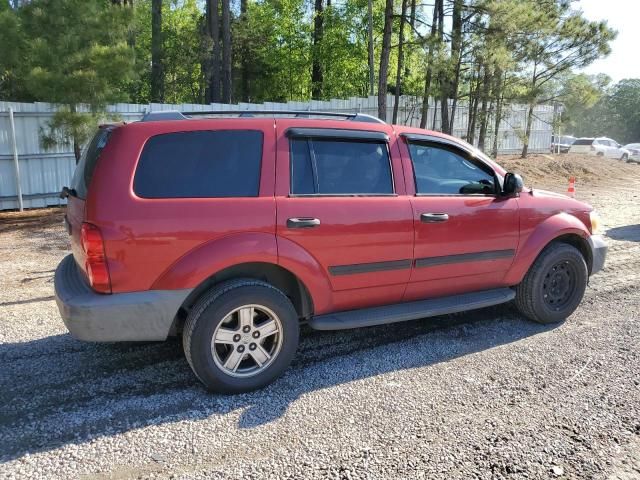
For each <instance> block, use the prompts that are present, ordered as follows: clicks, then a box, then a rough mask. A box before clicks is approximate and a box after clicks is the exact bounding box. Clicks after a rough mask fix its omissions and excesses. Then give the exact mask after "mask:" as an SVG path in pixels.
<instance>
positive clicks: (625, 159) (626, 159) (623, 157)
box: [622, 153, 629, 162]
mask: <svg viewBox="0 0 640 480" xmlns="http://www.w3.org/2000/svg"><path fill="white" fill-rule="evenodd" d="M622 161H623V162H628V161H629V155H627V154H626V153H625V154H624V155H622Z"/></svg>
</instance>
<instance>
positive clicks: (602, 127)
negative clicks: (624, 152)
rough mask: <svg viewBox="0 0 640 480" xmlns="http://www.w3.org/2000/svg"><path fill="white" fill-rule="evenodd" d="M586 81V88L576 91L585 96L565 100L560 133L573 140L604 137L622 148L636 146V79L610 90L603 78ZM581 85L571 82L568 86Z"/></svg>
mask: <svg viewBox="0 0 640 480" xmlns="http://www.w3.org/2000/svg"><path fill="white" fill-rule="evenodd" d="M586 78H587V79H588V82H589V85H588V86H585V85H583V86H582V88H579V91H582V92H585V91H586V93H582V94H578V95H576V96H575V97H574V98H572V96H571V95H569V96H568V97H567V99H566V100H565V107H566V114H565V115H564V118H563V130H564V131H565V132H567V133H571V134H573V135H576V136H584V137H596V136H607V137H611V138H613V139H615V140H617V141H619V142H621V143H623V144H625V143H637V142H640V79H637V78H636V79H625V80H621V81H620V82H618V83H617V84H615V85H613V86H610V85H609V83H610V79H609V78H608V77H606V76H604V75H598V76H595V77H586ZM583 81H584V79H582V80H577V81H576V79H572V81H571V82H570V84H575V83H582V82H583ZM567 88H575V87H571V86H569V87H567ZM581 99H582V100H583V101H584V103H582V104H581V103H580V101H581Z"/></svg>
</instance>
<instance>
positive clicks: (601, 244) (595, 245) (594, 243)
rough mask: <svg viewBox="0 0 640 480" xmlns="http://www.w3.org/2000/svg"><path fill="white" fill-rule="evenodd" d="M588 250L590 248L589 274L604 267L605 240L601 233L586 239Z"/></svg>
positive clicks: (605, 255)
mask: <svg viewBox="0 0 640 480" xmlns="http://www.w3.org/2000/svg"><path fill="white" fill-rule="evenodd" d="M588 243H589V250H591V272H590V273H591V275H593V274H594V273H598V272H599V271H600V270H602V269H603V268H604V261H605V259H606V258H607V248H608V246H607V242H606V240H605V239H604V237H603V236H602V235H591V236H590V237H589V239H588Z"/></svg>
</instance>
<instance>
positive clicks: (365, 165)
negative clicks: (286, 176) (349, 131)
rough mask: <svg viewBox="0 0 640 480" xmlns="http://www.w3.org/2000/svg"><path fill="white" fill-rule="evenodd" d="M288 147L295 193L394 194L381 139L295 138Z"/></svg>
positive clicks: (385, 150) (385, 151)
mask: <svg viewBox="0 0 640 480" xmlns="http://www.w3.org/2000/svg"><path fill="white" fill-rule="evenodd" d="M290 148H291V193H292V194H294V195H389V194H393V181H392V175H391V164H390V162H389V151H388V149H387V144H386V143H384V142H376V141H354V140H335V139H320V138H294V139H292V140H291V143H290Z"/></svg>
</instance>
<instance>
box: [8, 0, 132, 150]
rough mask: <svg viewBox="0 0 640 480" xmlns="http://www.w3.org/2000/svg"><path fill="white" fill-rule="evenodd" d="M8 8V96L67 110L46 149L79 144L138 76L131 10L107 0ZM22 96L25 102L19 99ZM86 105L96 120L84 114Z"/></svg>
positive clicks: (41, 0)
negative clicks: (131, 40)
mask: <svg viewBox="0 0 640 480" xmlns="http://www.w3.org/2000/svg"><path fill="white" fill-rule="evenodd" d="M1 5H2V7H0V32H2V33H0V42H1V43H2V44H3V45H12V46H13V47H14V48H12V49H8V48H3V49H2V51H3V53H2V56H1V57H0V67H2V69H1V70H0V72H2V73H1V74H0V79H1V80H0V93H2V94H3V95H7V94H8V95H11V96H13V98H15V99H29V100H36V101H45V102H52V103H59V104H62V105H65V107H64V108H63V109H62V110H61V111H60V112H58V113H57V114H56V115H55V116H54V118H53V120H52V121H51V123H50V124H49V125H48V127H47V128H45V129H44V130H43V132H42V142H43V144H44V145H45V146H51V144H52V143H66V142H69V141H73V143H74V145H75V146H76V157H78V156H79V148H77V146H78V145H80V144H82V143H84V141H85V140H86V138H87V135H88V134H87V131H89V130H91V129H93V128H95V124H96V116H97V115H98V114H99V112H100V111H102V109H103V108H104V106H105V105H106V104H108V103H111V102H118V101H121V100H126V99H127V95H126V94H125V93H124V91H123V87H124V86H125V85H126V83H127V82H131V81H132V80H133V77H134V70H133V50H132V49H131V48H130V46H129V45H128V44H127V38H128V37H127V34H128V25H129V21H130V20H129V19H130V13H131V12H130V11H129V9H128V8H125V7H121V6H116V5H114V4H113V3H112V2H110V1H107V0H90V1H86V0H33V1H31V2H29V3H26V4H25V5H24V6H23V7H21V8H19V9H17V10H12V9H9V8H8V6H7V5H6V3H3V4H1ZM16 97H17V98H16ZM79 104H85V105H87V106H88V107H89V110H90V113H79V112H78V105H79Z"/></svg>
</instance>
